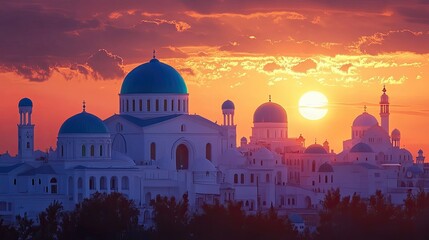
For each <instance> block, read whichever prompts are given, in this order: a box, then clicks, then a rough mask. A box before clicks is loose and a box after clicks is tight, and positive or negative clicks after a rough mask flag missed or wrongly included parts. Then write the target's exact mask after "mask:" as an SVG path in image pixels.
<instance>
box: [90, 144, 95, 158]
mask: <svg viewBox="0 0 429 240" xmlns="http://www.w3.org/2000/svg"><path fill="white" fill-rule="evenodd" d="M94 152H95V147H94V145H91V157H94V154H95V153H94Z"/></svg>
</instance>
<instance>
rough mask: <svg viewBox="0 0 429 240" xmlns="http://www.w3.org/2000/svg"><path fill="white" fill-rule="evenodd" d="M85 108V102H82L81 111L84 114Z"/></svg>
mask: <svg viewBox="0 0 429 240" xmlns="http://www.w3.org/2000/svg"><path fill="white" fill-rule="evenodd" d="M85 108H86V102H85V100H83V102H82V110H83V111H84V112H85Z"/></svg>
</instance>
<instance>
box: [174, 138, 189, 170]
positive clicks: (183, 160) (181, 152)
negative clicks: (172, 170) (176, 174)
mask: <svg viewBox="0 0 429 240" xmlns="http://www.w3.org/2000/svg"><path fill="white" fill-rule="evenodd" d="M188 168H189V150H188V147H187V146H186V145H185V144H180V145H179V146H177V149H176V169H177V170H178V169H188Z"/></svg>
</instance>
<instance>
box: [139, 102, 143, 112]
mask: <svg viewBox="0 0 429 240" xmlns="http://www.w3.org/2000/svg"><path fill="white" fill-rule="evenodd" d="M139 110H140V112H141V111H143V101H142V100H141V99H140V100H139Z"/></svg>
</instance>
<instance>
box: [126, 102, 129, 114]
mask: <svg viewBox="0 0 429 240" xmlns="http://www.w3.org/2000/svg"><path fill="white" fill-rule="evenodd" d="M128 104H129V102H128V99H127V104H126V107H127V112H128V110H129V109H128Z"/></svg>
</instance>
